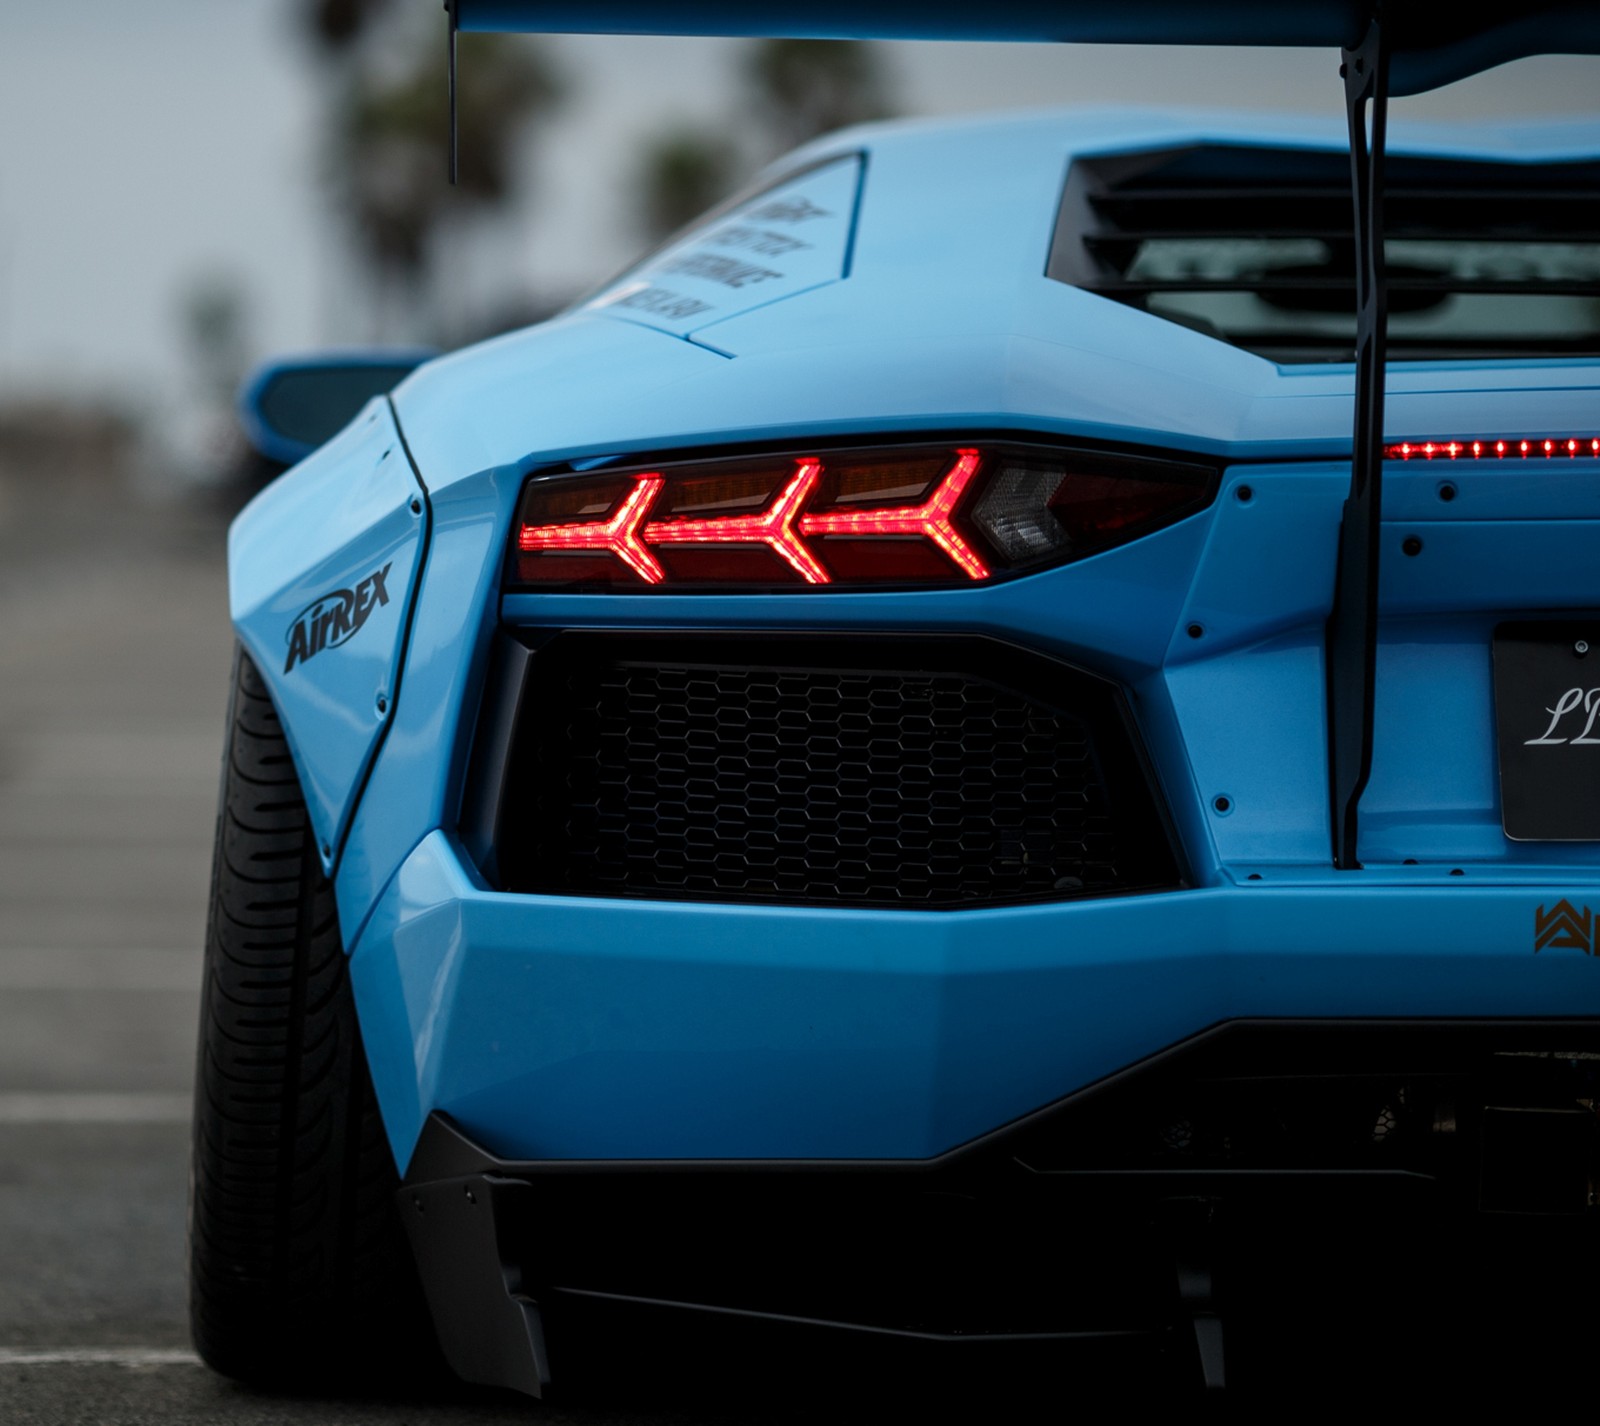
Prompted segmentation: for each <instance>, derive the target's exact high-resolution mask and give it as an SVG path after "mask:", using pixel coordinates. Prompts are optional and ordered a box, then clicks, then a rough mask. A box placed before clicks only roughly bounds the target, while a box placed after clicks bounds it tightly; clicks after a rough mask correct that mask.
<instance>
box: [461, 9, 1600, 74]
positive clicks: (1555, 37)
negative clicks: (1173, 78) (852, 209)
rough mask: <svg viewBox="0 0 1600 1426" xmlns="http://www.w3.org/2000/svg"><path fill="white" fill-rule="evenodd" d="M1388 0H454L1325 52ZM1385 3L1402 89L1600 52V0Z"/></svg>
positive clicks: (654, 24)
mask: <svg viewBox="0 0 1600 1426" xmlns="http://www.w3.org/2000/svg"><path fill="white" fill-rule="evenodd" d="M445 8H446V9H452V5H451V4H447V5H446V7H445ZM1378 8H1379V6H1378V5H1376V4H1374V3H1371V0H1053V3H1047V2H1046V0H968V3H965V4H953V3H951V0H453V14H454V16H455V23H456V25H457V26H458V27H459V28H460V29H463V30H474V31H477V30H485V31H490V30H492V31H507V32H527V33H549V34H604V35H624V34H636V35H745V36H751V37H769V36H784V37H788V38H794V39H826V40H869V39H879V40H1032V41H1038V42H1061V41H1067V42H1071V43H1075V44H1120V45H1140V44H1144V45H1152V44H1159V45H1268V46H1279V45H1293V46H1308V47H1322V48H1328V49H1352V48H1354V47H1355V46H1357V45H1359V44H1360V42H1361V39H1362V37H1363V36H1364V35H1365V33H1366V30H1367V25H1368V23H1369V22H1370V21H1371V20H1372V19H1373V17H1374V15H1375V13H1376V10H1377V9H1378ZM1381 8H1382V9H1383V11H1384V14H1383V23H1384V30H1385V33H1386V35H1387V44H1388V50H1389V71H1390V72H1389V82H1390V90H1389V92H1390V93H1392V94H1418V93H1421V92H1422V91H1424V90H1427V89H1435V88H1437V87H1438V86H1439V85H1441V84H1449V83H1451V82H1453V81H1454V80H1457V79H1465V78H1466V77H1467V76H1468V75H1470V74H1476V73H1477V72H1478V71H1479V70H1484V69H1492V68H1493V67H1494V66H1495V65H1497V64H1504V63H1506V61H1507V60H1513V59H1524V58H1526V57H1527V56H1529V55H1535V54H1600V5H1596V4H1594V3H1593V0H1525V3H1520V4H1517V5H1507V4H1505V3H1503V0H1502V2H1501V3H1497V4H1496V3H1486V4H1483V5H1470V4H1465V3H1462V0H1449V2H1448V3H1441V2H1440V0H1390V3H1388V4H1387V5H1383V6H1382V7H1381Z"/></svg>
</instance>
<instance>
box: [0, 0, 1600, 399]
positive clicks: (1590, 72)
mask: <svg viewBox="0 0 1600 1426" xmlns="http://www.w3.org/2000/svg"><path fill="white" fill-rule="evenodd" d="M299 3H301V0H139V3H137V4H133V3H130V0H37V3H26V0H0V11H3V13H0V134H3V135H4V136H5V138H4V142H3V145H0V400H5V399H7V398H14V397H18V396H28V395H34V394H41V393H48V392H50V391H55V390H63V389H65V390H68V391H71V392H73V393H76V394H90V393H106V394H110V395H112V396H114V397H116V398H117V399H120V400H122V401H124V402H127V403H130V404H133V405H140V404H146V403H154V404H158V405H160V404H165V403H166V401H170V399H172V396H173V393H174V392H175V391H176V390H178V389H179V388H181V387H182V385H183V383H184V382H185V380H186V379H187V377H188V372H187V369H186V366H185V363H184V357H183V348H182V343H181V338H180V331H179V324H178V318H177V312H178V308H179V303H180V301H181V297H182V294H183V293H184V292H185V291H186V290H187V289H188V287H189V285H190V284H191V283H192V282H193V281H194V279H195V277H196V276H197V275H200V274H205V273H220V274H225V275H229V276H231V277H233V278H235V279H237V280H238V281H239V282H240V283H241V284H242V285H243V287H244V288H245V290H246V291H247V293H248V296H249V301H250V313H251V333H250V334H251V347H252V351H253V353H254V354H255V355H268V354H271V353H273V352H282V351H290V350H294V351H300V350H305V349H307V348H315V347H317V346H320V345H327V344H336V343H340V342H344V343H351V342H359V341H362V340H364V339H366V338H367V337H368V336H369V335H370V331H369V323H370V314H369V311H368V308H367V305H366V304H365V302H364V301H363V300H362V298H361V297H360V296H359V294H357V293H356V292H354V291H352V286H351V282H350V271H351V270H350V267H349V259H348V256H347V254H346V250H345V248H344V245H343V239H342V237H341V235H340V231H339V229H338V226H337V224H336V223H335V222H334V221H333V218H332V217H331V215H330V213H329V211H328V208H327V201H326V197H325V195H324V193H323V191H322V189H321V188H320V187H319V185H318V181H317V174H318V165H319V163H321V162H322V161H323V160H322V159H321V158H320V156H319V145H318V139H319V122H320V116H319V106H320V96H321V90H320V88H319V84H318V77H319V76H318V70H317V66H316V64H315V62H314V61H315V57H314V55H312V54H311V53H310V52H309V50H308V48H307V47H306V46H305V44H304V43H303V42H302V41H301V39H300V37H299V35H298V34H297V33H296V31H295V29H294V26H293V21H294V19H295V14H296V9H297V6H298V5H299ZM402 3H405V4H413V5H415V6H416V8H417V9H418V10H419V11H421V12H424V13H425V14H426V15H427V16H430V17H431V16H432V15H433V14H434V12H435V11H437V10H438V9H439V5H438V0H402ZM438 23H439V24H441V25H442V23H443V20H442V16H441V17H440V19H439V21H438ZM738 43H739V42H737V41H724V40H655V39H599V38H575V37H564V38H559V39H556V40H553V41H551V44H552V46H553V47H554V48H555V50H556V52H557V55H558V57H559V59H560V60H561V61H562V62H563V66H564V68H565V69H566V70H567V71H568V72H569V74H570V76H571V78H572V80H573V91H574V92H573V93H572V95H571V98H570V101H569V103H568V104H567V106H566V107H565V109H564V110H563V111H562V113H561V114H560V116H559V118H558V120H557V121H556V122H554V123H553V124H551V125H550V126H549V127H548V129H546V130H545V131H544V132H543V133H542V134H541V135H539V136H538V138H537V139H536V140H535V141H534V142H533V143H532V144H531V145H530V152H529V154H528V161H529V164H530V168H531V170H532V171H533V172H534V173H536V174H537V178H536V181H535V182H534V183H532V184H530V186H529V190H528V197H527V199H526V201H525V202H524V203H523V204H522V206H521V208H520V209H519V211H517V212H515V213H513V214H511V215H510V217H509V220H508V222H507V223H506V224H505V225H504V226H503V227H502V228H501V230H500V231H498V232H495V233H492V234H489V235H487V236H480V237H478V238H475V239H474V240H472V241H471V242H469V243H466V244H464V245H463V246H462V247H461V248H460V249H459V250H458V251H457V252H456V253H454V254H453V255H452V257H451V262H450V272H449V273H448V275H447V279H446V281H445V282H444V284H443V286H442V291H443V295H444V298H445V300H447V301H450V302H453V303H460V304H463V305H464V306H465V307H466V308H467V309H468V310H470V309H471V308H472V306H473V304H474V303H480V304H481V303H484V302H486V301H487V300H488V299H489V297H490V296H491V295H492V294H493V293H494V292H496V291H500V290H503V289H505V288H514V289H515V288H521V289H526V290H541V291H545V292H549V293H551V294H553V295H557V294H561V293H571V292H575V291H577V290H579V289H581V288H583V287H585V286H587V285H589V284H591V283H593V282H595V281H596V280H598V279H600V278H603V277H605V276H606V275H608V274H609V273H610V272H611V271H613V270H615V269H616V268H617V267H619V266H620V265H621V264H622V263H623V262H625V261H626V260H627V259H628V258H629V257H630V256H631V254H632V252H633V251H634V250H635V249H636V248H637V247H638V246H639V239H638V237H637V234H636V232H635V231H634V229H633V227H632V222H631V215H630V210H629V206H628V194H627V185H628V174H629V170H630V166H631V163H632V160H633V155H634V152H635V151H636V148H637V145H638V142H639V139H640V137H641V136H643V135H646V134H649V133H650V132H651V131H652V130H654V129H656V128H658V127H659V126H662V125H664V124H668V123H671V122H674V121H676V120H678V119H680V118H683V119H693V118H700V119H705V120H713V119H716V118H718V117H725V116H726V114H727V113H728V110H729V107H730V105H731V99H730V90H731V87H732V71H733V64H732V61H733V60H734V59H735V58H736V56H735V54H734V48H735V46H736V45H737V44H738ZM442 48H443V46H442V42H441V66H440V68H441V82H442V78H443V60H442ZM886 48H887V50H888V55H887V59H888V62H889V66H890V69H891V72H892V73H893V75H894V77H895V79H896V81H897V87H898V95H897V97H898V99H899V102H900V108H901V110H902V112H904V113H907V114H938V113H960V112H967V111H977V110H985V109H1007V108H1026V107H1031V106H1040V105H1061V104H1107V103H1111V104H1144V103H1151V102H1156V103H1177V104H1207V103H1213V104H1215V103H1223V104H1226V105H1229V106H1232V107H1239V106H1250V107H1262V108H1270V109H1282V110H1286V111H1293V112H1299V113H1305V112H1320V113H1324V114H1327V115H1329V116H1331V117H1332V118H1334V119H1335V120H1337V119H1338V117H1339V115H1340V111H1341V105H1342V94H1341V88H1340V84H1339V81H1338V75H1337V61H1336V57H1335V56H1334V55H1333V54H1332V53H1331V52H1329V53H1323V52H1321V51H1305V50H1295V51H1270V52H1269V51H1233V50H1176V49H1134V48H1128V47H1120V46H1118V47H1089V46H1044V45H1039V46H1029V45H943V44H899V45H893V46H887V47H886ZM466 78H467V79H468V80H469V81H470V76H467V77H466ZM1395 114H1396V117H1397V118H1403V117H1407V116H1415V117H1419V118H1424V117H1425V118H1430V119H1431V118H1445V119H1449V118H1463V117H1480V116H1484V115H1494V114H1505V115H1508V116H1510V115H1534V114H1552V115H1554V114H1566V115H1600V60H1595V59H1575V58H1559V57H1554V58H1545V59H1537V60H1525V61H1521V62H1519V63H1517V64H1513V65H1508V66H1505V67H1503V68H1501V69H1499V70H1495V71H1491V72H1490V73H1488V74H1486V75H1481V76H1478V77H1476V78H1474V79H1472V80H1469V81H1466V82H1464V83H1462V84H1458V85H1453V86H1451V87H1450V88H1449V89H1446V90H1442V91H1440V92H1439V93H1437V94H1434V95H1430V96H1426V97H1424V98H1421V99H1412V100H1402V101H1397V103H1396V105H1395ZM1597 140H1600V133H1597ZM1597 148H1600V142H1597ZM443 149H444V138H443V135H441V136H440V163H441V168H442V165H443Z"/></svg>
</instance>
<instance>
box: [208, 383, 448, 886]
mask: <svg viewBox="0 0 1600 1426" xmlns="http://www.w3.org/2000/svg"><path fill="white" fill-rule="evenodd" d="M426 538H427V510H426V506H425V503H424V500H423V491H422V488H421V487H420V486H419V485H418V483H417V480H416V477H415V475H414V474H413V473H412V470H411V467H410V464H409V463H408V461H407V460H406V456H405V448H404V445H403V443H402V442H401V439H400V434H399V431H398V430H397V429H396V427H395V423H394V415H393V412H392V411H391V410H390V408H389V404H388V403H387V402H386V401H373V402H371V403H370V404H369V405H368V407H367V408H366V410H365V411H364V412H362V414H361V415H360V416H358V417H357V418H356V420H355V421H354V422H352V423H351V424H350V425H349V426H348V427H346V428H345V430H344V431H343V432H342V433H341V434H340V435H338V436H336V437H335V438H334V439H333V440H331V441H329V442H328V444H327V445H325V446H324V447H322V449H321V450H319V451H318V452H317V453H316V454H315V455H313V456H311V457H310V458H309V459H307V460H305V461H303V462H301V464H300V465H298V466H296V467H295V469H294V470H293V472H292V473H290V474H289V475H287V476H285V477H283V479H281V480H280V481H278V482H277V483H276V484H274V485H272V486H270V487H268V489H267V490H266V491H264V492H263V493H262V494H261V495H260V496H258V497H257V498H256V499H255V500H254V501H252V502H251V504H250V505H249V506H248V507H247V508H246V509H245V510H244V512H243V513H242V514H241V515H240V516H239V518H238V520H236V521H235V522H234V525H233V528H232V530H231V531H230V533H229V538H228V567H229V572H230V573H229V602H230V611H231V614H232V618H233V624H234V628H235V629H236V630H237V631H238V635H239V640H240V642H241V643H242V644H243V645H244V647H245V648H246V649H247V650H248V651H249V653H250V656H251V658H252V659H253V660H254V661H255V663H256V665H257V666H258V667H259V668H260V669H261V671H262V673H263V674H264V675H265V676H266V678H267V679H268V681H269V682H270V684H271V686H272V695H273V701H274V703H275V704H276V706H277V709H278V714H279V717H280V718H281V720H282V722H283V727H284V731H285V733H286V734H287V736H288V739H289V746H290V748H291V749H292V750H293V753H294V759H295V767H296V769H297V770H298V772H299V774H300V783H301V786H302V788H303V789H304V791H305V796H306V805H307V808H308V810H309V812H310V815H311V825H312V828H313V830H314V831H315V832H316V836H317V843H318V846H319V848H320V849H321V853H322V861H323V865H324V867H325V868H326V869H328V870H331V869H332V868H333V866H334V863H335V862H336V860H337V858H338V853H339V848H340V846H341V844H342V842H343V839H344V834H345V830H346V828H347V827H348V825H349V821H350V815H351V812H352V810H353V808H354V805H355V799H356V796H357V794H358V792H359V791H360V788H361V782H362V779H363V778H364V777H365V775H366V771H367V768H368V765H369V764H370V763H371V760H372V756H373V753H374V752H375V750H376V749H377V747H378V744H379V742H380V740H381V739H382V736H383V733H384V731H385V729H386V728H387V726H388V724H389V721H390V719H391V718H392V716H393V709H394V702H395V697H396V692H397V690H398V687H399V682H400V671H401V655H402V649H403V645H404V640H405V632H406V626H407V623H408V621H409V617H410V609H411V600H412V595H413V593H414V591H415V585H416V578H417V571H418V570H419V569H420V568H421V564H422V556H423V549H424V547H425V544H426Z"/></svg>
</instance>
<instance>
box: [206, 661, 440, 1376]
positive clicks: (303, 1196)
mask: <svg viewBox="0 0 1600 1426" xmlns="http://www.w3.org/2000/svg"><path fill="white" fill-rule="evenodd" d="M205 959H206V965H205V986H204V990H203V993H202V1000H201V1012H200V1045H199V1056H198V1066H197V1071H196V1083H195V1117H194V1146H193V1161H192V1169H191V1180H190V1202H189V1291H190V1299H189V1300H190V1325H191V1330H192V1332H193V1335H194V1342H195V1347H196V1349H197V1350H198V1351H199V1353H200V1355H201V1357H202V1358H203V1359H204V1360H205V1361H206V1362H207V1363H208V1364H209V1365H211V1366H212V1367H214V1368H216V1370H218V1371H220V1372H224V1373H226V1374H227V1375H228V1376H232V1377H238V1378H240V1379H241V1380H245V1381H250V1382H253V1383H256V1384H258V1385H263V1386H276V1387H295V1386H302V1385H308V1384H327V1383H339V1382H349V1381H356V1380H361V1379H363V1378H364V1377H367V1376H369V1375H371V1374H373V1373H374V1372H377V1373H381V1374H382V1375H384V1376H387V1377H391V1378H392V1377H393V1376H394V1375H395V1374H396V1373H397V1372H398V1371H402V1370H404V1371H405V1372H406V1374H411V1373H410V1370H409V1369H411V1368H414V1367H415V1365H416V1363H417V1361H418V1347H419V1346H421V1347H423V1349H424V1350H423V1354H424V1355H426V1353H427V1345H426V1344H428V1343H431V1336H432V1334H431V1331H430V1330H429V1329H428V1328H427V1326H426V1320H425V1313H424V1309H423V1305H422V1299H421V1292H420V1288H419V1287H418V1284H417V1281H416V1272H415V1268H414V1267H413V1265H412V1261H411V1255H410V1251H409V1249H408V1248H407V1246H406V1244H405V1241H404V1235H403V1230H402V1229H401V1227H400V1223H399V1218H398V1214H397V1212H396V1209H395V1206H394V1192H395V1189H396V1187H397V1186H398V1177H397V1175H396V1172H395V1167H394V1161H393V1159H392V1157H391V1155H390V1152H389V1146H388V1142H387V1140H386V1139H385V1137H384V1133H383V1126H382V1124H381V1122H380V1120H379V1117H378V1107H377V1102H376V1100H375V1098H374V1096H373V1091H372V1081H371V1077H370V1075H369V1074H368V1070H367V1061H366V1054H365V1052H364V1051H363V1049H362V1045H361V1036H360V1032H359V1030H358V1028H357V1024H356V1015H355V1004H354V998H353V994H352V991H351V987H350V980H349V976H348V974H347V968H346V962H345V954H344V947H343V945H342V943H341V940H340V935H339V922H338V915H337V911H336V908H335V905H334V898H333V887H332V885H331V884H330V883H329V881H328V879H327V877H326V876H324V875H323V872H322V867H321V863H320V862H319V861H318V858H317V847H316V841H315V838H314V836H313V833H312V830H311V825H310V823H309V821H308V819H307V816H306V805H305V799H304V797H303V796H302V794H301V790H300V784H299V781H298V779H297V778H296V776H295V770H294V764H293V762H292V761H291V760H290V757H289V749H288V744H287V742H286V740H285V738H284V734H283V729H282V727H281V725H280V724H279V722H278V715H277V713H276V712H275V710H274V709H273V706H272V701H271V698H270V697H269V695H268V692H267V688H266V685H265V683H264V682H263V681H262V678H261V675H260V673H259V672H258V671H257V669H256V667H255V665H254V664H252V663H251V661H250V659H249V657H248V656H247V655H246V654H244V653H243V652H242V651H240V652H238V653H237V654H236V655H235V660H234V674H233V689H232V694H231V698H230V701H229V710H228V734H227V743H226V747H225V750H224V756H223V766H222V794H221V799H220V806H219V808H218V813H217V841H216V854H215V860H214V862H213V866H212V879H211V906H210V916H209V922H208V925H207V929H206V957H205Z"/></svg>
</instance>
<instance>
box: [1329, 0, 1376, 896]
mask: <svg viewBox="0 0 1600 1426" xmlns="http://www.w3.org/2000/svg"><path fill="white" fill-rule="evenodd" d="M1381 9H1382V7H1381V4H1378V5H1375V6H1374V7H1373V16H1372V20H1371V23H1370V24H1369V25H1368V27H1367V33H1366V37H1365V38H1364V39H1363V40H1362V41H1361V43H1360V44H1359V45H1358V46H1356V48H1354V49H1346V50H1344V51H1343V54H1342V58H1343V63H1342V64H1341V65H1340V67H1339V72H1340V73H1341V74H1342V75H1343V76H1344V95H1345V111H1346V114H1347V116H1348V118H1349V121H1350V183H1351V188H1352V190H1353V193H1354V198H1355V220H1356V224H1355V225H1356V232H1355V237H1356V414H1355V444H1354V446H1353V448H1352V449H1351V453H1350V455H1351V461H1350V494H1349V495H1348V496H1347V497H1346V499H1345V502H1344V514H1343V518H1342V520H1341V522H1340V526H1339V563H1338V576H1337V580H1336V582H1335V585H1334V595H1333V612H1332V614H1331V615H1330V616H1329V618H1328V630H1327V689H1328V759H1329V777H1330V784H1331V793H1332V807H1333V864H1334V866H1335V867H1338V868H1339V869H1341V870H1346V871H1348V870H1357V869H1359V868H1360V866H1361V862H1360V860H1359V858H1358V857H1357V855H1356V836H1357V831H1358V825H1359V823H1358V813H1359V809H1360V805H1361V794H1362V792H1364V791H1365V790H1366V786H1367V778H1368V775H1369V774H1370V773H1371V771H1372V724H1373V688H1374V682H1375V677H1376V672H1377V654H1378V564H1379V532H1380V523H1381V521H1382V518H1383V388H1384V354H1385V344H1386V340H1387V328H1388V291H1387V285H1386V283H1385V277H1384V256H1383V156H1384V141H1385V137H1386V131H1387V128H1388V111H1389V49H1388V45H1387V43H1386V39H1385V35H1384V30H1383V25H1382V21H1381ZM1369 108H1370V111H1371V121H1372V129H1371V137H1370V141H1369V138H1368V131H1367V118H1368V110H1369Z"/></svg>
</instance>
